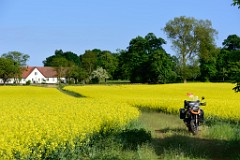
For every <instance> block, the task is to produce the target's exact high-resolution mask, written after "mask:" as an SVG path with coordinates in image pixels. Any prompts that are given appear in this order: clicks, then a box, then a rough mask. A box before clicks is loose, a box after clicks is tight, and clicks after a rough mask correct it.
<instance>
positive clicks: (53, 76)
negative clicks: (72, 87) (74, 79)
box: [0, 66, 66, 84]
mask: <svg viewBox="0 0 240 160" xmlns="http://www.w3.org/2000/svg"><path fill="white" fill-rule="evenodd" d="M57 77H58V76H57V72H56V70H55V69H54V68H53V67H29V66H28V67H26V68H25V69H24V71H23V73H22V78H21V80H20V84H26V82H27V81H30V82H31V83H46V84H56V83H58V78H57ZM61 81H62V82H63V83H66V78H61ZM0 83H3V81H2V80H1V79H0ZM6 83H7V84H12V83H14V79H13V78H11V79H9V80H8V81H7V82H6Z"/></svg>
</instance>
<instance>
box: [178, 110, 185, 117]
mask: <svg viewBox="0 0 240 160" xmlns="http://www.w3.org/2000/svg"><path fill="white" fill-rule="evenodd" d="M179 112H180V119H184V118H185V117H186V112H185V109H184V108H180V109H179Z"/></svg>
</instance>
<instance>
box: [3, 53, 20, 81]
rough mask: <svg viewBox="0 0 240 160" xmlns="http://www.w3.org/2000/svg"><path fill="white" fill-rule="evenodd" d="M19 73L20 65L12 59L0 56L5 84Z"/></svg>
mask: <svg viewBox="0 0 240 160" xmlns="http://www.w3.org/2000/svg"><path fill="white" fill-rule="evenodd" d="M17 73H19V65H17V63H16V62H15V61H13V60H12V59H8V58H4V57H2V58H0V78H1V79H2V80H3V83H4V84H5V83H6V82H7V81H8V80H9V79H11V78H13V77H14V76H15V75H16V74H17Z"/></svg>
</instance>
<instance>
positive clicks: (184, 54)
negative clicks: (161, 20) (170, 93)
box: [164, 16, 217, 82]
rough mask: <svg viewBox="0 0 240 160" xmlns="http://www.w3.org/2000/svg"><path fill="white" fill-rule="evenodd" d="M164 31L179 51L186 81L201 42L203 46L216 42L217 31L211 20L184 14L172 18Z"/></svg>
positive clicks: (180, 67)
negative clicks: (189, 16)
mask: <svg viewBox="0 0 240 160" xmlns="http://www.w3.org/2000/svg"><path fill="white" fill-rule="evenodd" d="M164 31H165V33H166V34H167V36H168V38H169V39H170V40H171V41H172V47H173V48H174V49H175V50H176V52H177V57H178V59H179V64H180V66H179V70H180V74H181V77H182V79H183V80H184V82H186V81H187V78H188V75H189V73H188V70H189V68H188V63H189V60H190V59H193V58H194V57H196V56H197V57H198V56H199V54H200V51H201V46H200V45H201V44H202V46H204V45H203V44H207V43H211V44H214V36H215V35H216V34H217V32H216V30H214V29H213V28H212V24H211V22H210V21H209V20H205V21H204V20H196V19H194V18H186V17H184V16H181V17H177V18H174V20H170V21H169V22H168V23H167V24H166V26H165V27H164Z"/></svg>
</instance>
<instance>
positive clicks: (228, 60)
mask: <svg viewBox="0 0 240 160" xmlns="http://www.w3.org/2000/svg"><path fill="white" fill-rule="evenodd" d="M222 44H223V48H222V50H221V60H222V67H224V68H226V70H227V74H228V76H229V77H230V79H231V80H232V81H233V82H234V83H236V87H234V90H235V91H236V92H239V91H240V78H239V77H240V37H239V36H237V35H235V34H233V35H229V36H228V37H227V39H225V40H224V41H223V43H222Z"/></svg>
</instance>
